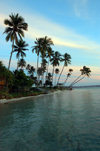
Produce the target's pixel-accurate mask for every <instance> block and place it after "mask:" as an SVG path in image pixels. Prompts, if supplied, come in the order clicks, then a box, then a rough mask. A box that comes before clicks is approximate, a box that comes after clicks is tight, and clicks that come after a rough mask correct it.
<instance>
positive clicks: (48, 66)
mask: <svg viewBox="0 0 100 151" xmlns="http://www.w3.org/2000/svg"><path fill="white" fill-rule="evenodd" d="M49 62H50V60H48V65H47V73H46V76H47V75H48V70H49Z"/></svg>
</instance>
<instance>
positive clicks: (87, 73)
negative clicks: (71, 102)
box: [70, 66, 91, 87]
mask: <svg viewBox="0 0 100 151" xmlns="http://www.w3.org/2000/svg"><path fill="white" fill-rule="evenodd" d="M80 71H81V75H79V76H78V77H77V78H76V80H74V81H73V82H72V83H71V85H70V87H72V86H73V85H75V84H76V83H78V82H79V81H81V80H83V79H84V78H85V77H86V76H87V77H90V73H91V70H90V68H88V67H86V66H83V69H80Z"/></svg>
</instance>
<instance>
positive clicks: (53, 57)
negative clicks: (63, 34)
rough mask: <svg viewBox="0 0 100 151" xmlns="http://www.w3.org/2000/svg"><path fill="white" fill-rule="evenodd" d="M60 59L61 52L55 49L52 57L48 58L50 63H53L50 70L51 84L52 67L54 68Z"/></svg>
mask: <svg viewBox="0 0 100 151" xmlns="http://www.w3.org/2000/svg"><path fill="white" fill-rule="evenodd" d="M60 60H61V54H60V53H59V52H58V51H56V52H55V53H54V55H53V56H52V58H51V59H50V61H51V64H52V65H53V70H52V84H53V75H54V69H55V66H59V64H60Z"/></svg>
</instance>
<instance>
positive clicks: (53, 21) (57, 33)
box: [0, 0, 100, 85]
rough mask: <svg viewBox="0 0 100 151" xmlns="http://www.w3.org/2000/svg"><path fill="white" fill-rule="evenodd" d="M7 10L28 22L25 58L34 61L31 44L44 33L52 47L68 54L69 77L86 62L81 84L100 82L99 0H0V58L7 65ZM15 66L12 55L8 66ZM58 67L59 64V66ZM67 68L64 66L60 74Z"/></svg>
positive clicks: (9, 45) (9, 46)
mask: <svg viewBox="0 0 100 151" xmlns="http://www.w3.org/2000/svg"><path fill="white" fill-rule="evenodd" d="M11 13H19V14H20V15H21V16H23V17H24V18H25V21H26V22H28V24H29V28H28V31H27V32H26V33H25V40H26V41H27V43H28V44H29V49H30V51H29V52H27V57H26V60H27V62H28V63H31V64H34V65H35V62H36V56H35V55H33V54H32V53H31V47H32V46H33V45H34V40H35V38H36V37H37V38H38V37H43V36H45V35H47V36H48V37H51V38H52V40H53V41H54V44H55V46H54V47H53V49H54V50H55V51H59V52H61V53H62V54H63V53H65V52H67V53H69V54H70V55H71V56H72V64H71V65H70V66H69V67H68V68H73V69H74V73H73V78H74V77H75V76H77V75H78V74H79V69H80V68H81V67H82V66H84V65H86V66H89V67H90V68H91V70H92V73H91V78H90V79H89V80H88V79H86V80H84V81H83V82H82V83H80V85H81V84H82V85H83V84H85V85H86V84H99V83H100V72H99V70H100V69H99V68H100V1H99V0H95V1H94V0H21V1H20V0H1V1H0V60H3V62H4V63H5V64H6V65H7V63H8V59H9V55H10V50H11V43H10V42H8V43H7V42H6V41H5V35H3V34H2V33H3V31H4V29H5V26H4V24H3V21H4V19H5V18H8V16H9V14H11ZM15 66H16V56H15V55H13V58H12V67H15ZM60 68H61V67H60ZM66 71H68V69H65V71H64V74H65V73H66Z"/></svg>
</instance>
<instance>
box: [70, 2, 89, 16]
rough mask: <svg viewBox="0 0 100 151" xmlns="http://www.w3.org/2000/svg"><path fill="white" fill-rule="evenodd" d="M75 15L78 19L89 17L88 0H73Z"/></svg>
mask: <svg viewBox="0 0 100 151" xmlns="http://www.w3.org/2000/svg"><path fill="white" fill-rule="evenodd" d="M72 2H73V3H72V4H73V8H74V12H75V15H76V16H77V17H84V16H85V17H87V5H88V0H72Z"/></svg>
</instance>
